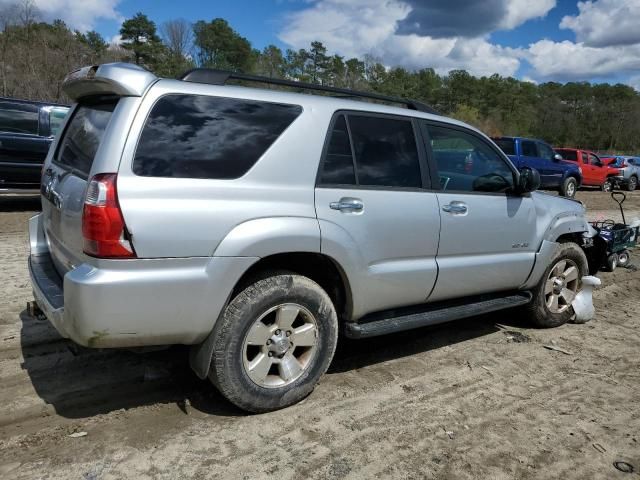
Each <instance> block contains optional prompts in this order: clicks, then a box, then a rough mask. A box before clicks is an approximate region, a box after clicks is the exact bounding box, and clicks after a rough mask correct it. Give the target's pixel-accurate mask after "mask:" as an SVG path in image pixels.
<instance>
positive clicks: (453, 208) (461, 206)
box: [442, 202, 469, 215]
mask: <svg viewBox="0 0 640 480" xmlns="http://www.w3.org/2000/svg"><path fill="white" fill-rule="evenodd" d="M442 210H444V211H445V212H447V213H451V214H453V215H464V214H465V213H467V212H468V211H469V209H468V208H467V204H466V203H464V202H451V203H449V204H447V205H443V206H442Z"/></svg>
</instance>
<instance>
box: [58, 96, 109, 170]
mask: <svg viewBox="0 0 640 480" xmlns="http://www.w3.org/2000/svg"><path fill="white" fill-rule="evenodd" d="M115 107H116V101H110V102H105V103H88V104H81V105H79V106H78V108H77V109H76V110H75V112H74V113H73V118H72V119H71V122H69V126H68V127H67V128H66V129H65V132H64V136H63V137H62V139H61V141H60V144H59V146H58V152H57V155H56V157H55V160H54V161H55V163H56V164H58V165H62V166H63V167H67V168H69V169H71V170H73V171H74V172H76V173H78V174H80V175H81V176H84V177H87V176H89V172H90V171H91V165H92V164H93V159H94V158H95V156H96V152H97V151H98V147H99V146H100V142H101V141H102V137H103V136H104V132H105V130H106V129H107V125H109V120H111V114H112V113H113V110H114V108H115Z"/></svg>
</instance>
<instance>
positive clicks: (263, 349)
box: [242, 303, 318, 388]
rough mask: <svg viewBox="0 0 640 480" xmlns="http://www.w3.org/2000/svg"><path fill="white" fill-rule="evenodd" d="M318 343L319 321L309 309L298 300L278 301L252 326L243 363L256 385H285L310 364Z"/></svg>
mask: <svg viewBox="0 0 640 480" xmlns="http://www.w3.org/2000/svg"><path fill="white" fill-rule="evenodd" d="M317 343H318V323H317V321H316V318H315V317H314V316H313V314H311V312H309V310H307V309H306V308H305V307H303V306H302V305H298V304H295V303H286V304H281V305H277V306H275V307H273V308H270V309H269V310H267V311H266V312H265V313H263V314H262V315H261V316H260V317H259V318H258V319H257V320H256V321H255V322H254V323H253V325H251V327H250V328H249V331H248V332H247V335H246V337H245V339H244V344H243V348H242V353H243V358H242V364H243V366H244V370H245V372H246V374H247V375H248V377H249V378H250V379H251V381H253V383H255V384H256V385H258V386H260V387H264V388H278V387H284V386H286V385H289V384H291V383H293V382H295V381H296V380H297V379H298V378H300V376H301V375H302V374H303V373H304V372H305V371H306V370H307V369H308V368H309V366H310V365H311V363H312V360H313V357H314V355H315V354H316V350H317Z"/></svg>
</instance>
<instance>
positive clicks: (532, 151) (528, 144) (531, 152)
mask: <svg viewBox="0 0 640 480" xmlns="http://www.w3.org/2000/svg"><path fill="white" fill-rule="evenodd" d="M522 155H524V156H525V157H537V156H538V149H537V148H536V142H532V141H531V140H522Z"/></svg>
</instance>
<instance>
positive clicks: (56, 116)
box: [49, 107, 69, 137]
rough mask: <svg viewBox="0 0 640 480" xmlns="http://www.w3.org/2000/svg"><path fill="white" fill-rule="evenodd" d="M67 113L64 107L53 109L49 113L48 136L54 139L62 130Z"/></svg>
mask: <svg viewBox="0 0 640 480" xmlns="http://www.w3.org/2000/svg"><path fill="white" fill-rule="evenodd" d="M67 112H69V109H68V108H65V107H53V108H52V109H51V111H50V112H49V130H50V132H49V134H50V135H51V136H52V137H55V136H56V135H57V134H58V132H59V131H60V128H62V124H63V123H64V119H65V118H66V116H67Z"/></svg>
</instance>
